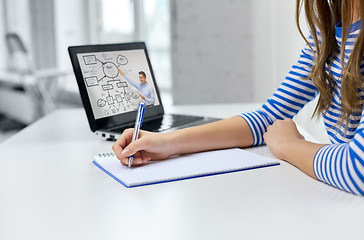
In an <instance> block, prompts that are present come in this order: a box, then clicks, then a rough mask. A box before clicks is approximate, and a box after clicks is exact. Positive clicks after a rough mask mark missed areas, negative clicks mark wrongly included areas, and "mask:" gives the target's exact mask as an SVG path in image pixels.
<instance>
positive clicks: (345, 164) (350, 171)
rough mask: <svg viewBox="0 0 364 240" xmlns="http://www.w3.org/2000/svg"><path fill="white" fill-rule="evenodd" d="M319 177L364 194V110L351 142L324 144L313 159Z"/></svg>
mask: <svg viewBox="0 0 364 240" xmlns="http://www.w3.org/2000/svg"><path fill="white" fill-rule="evenodd" d="M313 170H314V173H315V175H316V177H317V179H319V180H321V181H323V182H325V183H328V184H330V185H332V186H335V187H337V188H340V189H342V190H345V191H347V192H351V193H354V194H357V195H364V111H363V112H362V115H361V120H360V123H359V126H358V128H357V129H356V131H355V134H354V138H353V139H352V141H350V142H349V143H342V144H331V145H326V146H323V147H321V148H320V149H319V151H317V153H316V155H315V157H314V159H313Z"/></svg>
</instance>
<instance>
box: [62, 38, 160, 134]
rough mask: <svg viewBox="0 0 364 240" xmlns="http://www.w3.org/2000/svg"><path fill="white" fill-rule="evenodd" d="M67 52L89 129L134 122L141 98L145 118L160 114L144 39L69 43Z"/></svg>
mask: <svg viewBox="0 0 364 240" xmlns="http://www.w3.org/2000/svg"><path fill="white" fill-rule="evenodd" d="M68 52H69V54H70V58H71V62H72V66H73V70H74V73H75V77H76V80H77V84H78V88H79V91H80V95H81V99H82V103H83V105H84V108H85V111H86V115H87V119H88V121H89V124H90V128H91V130H92V131H97V130H105V129H106V130H107V129H113V128H117V127H119V126H122V125H123V124H129V123H131V122H134V121H135V116H136V111H137V109H138V105H139V102H140V101H142V100H143V101H144V102H145V105H146V106H147V109H146V111H145V115H144V118H145V119H148V118H152V117H157V116H160V115H163V113H164V109H163V105H162V102H161V98H160V95H159V90H158V86H157V84H156V80H155V77H154V73H153V69H152V65H151V63H150V59H149V56H148V51H147V48H146V46H145V43H143V42H133V43H120V44H103V45H84V46H71V47H69V48H68Z"/></svg>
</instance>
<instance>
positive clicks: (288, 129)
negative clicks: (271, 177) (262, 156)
mask: <svg viewBox="0 0 364 240" xmlns="http://www.w3.org/2000/svg"><path fill="white" fill-rule="evenodd" d="M263 137H264V140H265V143H266V144H267V146H268V147H269V149H270V150H271V152H272V153H273V155H274V156H275V157H276V158H279V159H282V160H287V156H286V155H287V153H288V152H289V151H290V149H292V147H293V146H294V145H292V144H297V143H299V141H302V140H304V139H305V138H304V137H303V136H302V135H301V134H300V133H299V132H298V130H297V127H296V124H295V123H294V122H293V121H292V119H290V118H288V119H285V120H277V121H275V122H274V123H273V124H272V125H270V126H269V127H268V129H267V132H266V133H265V134H264V136H263Z"/></svg>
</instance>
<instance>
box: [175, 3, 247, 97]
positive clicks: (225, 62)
mask: <svg viewBox="0 0 364 240" xmlns="http://www.w3.org/2000/svg"><path fill="white" fill-rule="evenodd" d="M253 1H254V0H240V1H221V0H199V1H193V0H188V1H179V0H171V2H170V3H171V33H172V39H171V43H172V44H171V54H172V79H173V84H172V89H173V91H172V93H173V102H174V103H175V104H196V103H231V102H247V101H249V100H250V101H251V100H252V99H253V95H254V91H253V76H252V75H253V74H252V66H253V63H252V57H253V56H252V24H251V18H252V15H253V14H252V2H253Z"/></svg>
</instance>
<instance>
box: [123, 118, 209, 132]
mask: <svg viewBox="0 0 364 240" xmlns="http://www.w3.org/2000/svg"><path fill="white" fill-rule="evenodd" d="M202 119H203V117H198V116H188V115H175V114H166V115H164V116H163V118H158V119H153V120H149V121H144V122H143V125H142V127H141V128H140V129H142V130H147V131H150V132H161V131H165V130H168V129H171V128H174V127H179V126H181V125H184V124H187V123H192V122H195V121H198V120H202ZM132 127H134V125H131V126H127V127H124V128H123V129H118V132H123V131H124V130H125V129H127V128H132Z"/></svg>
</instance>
